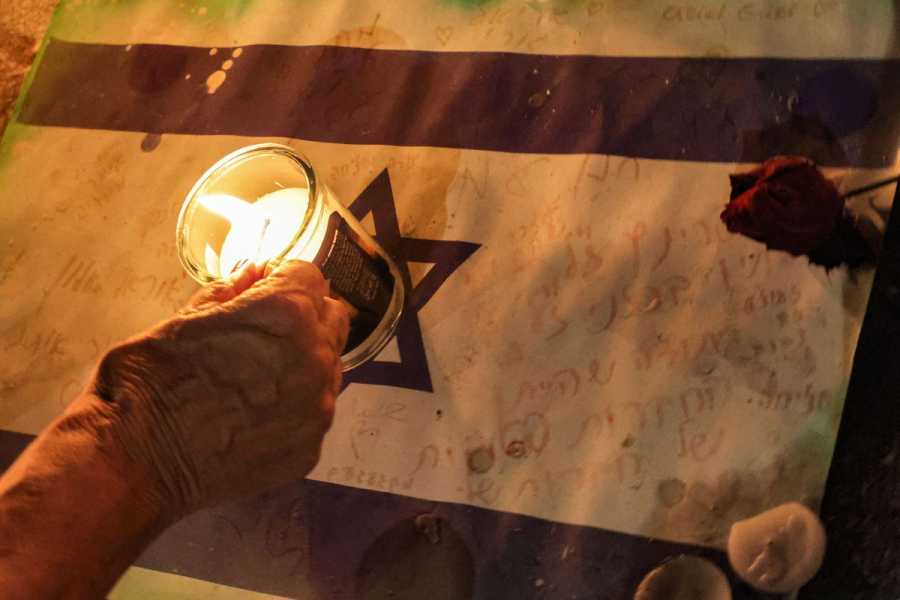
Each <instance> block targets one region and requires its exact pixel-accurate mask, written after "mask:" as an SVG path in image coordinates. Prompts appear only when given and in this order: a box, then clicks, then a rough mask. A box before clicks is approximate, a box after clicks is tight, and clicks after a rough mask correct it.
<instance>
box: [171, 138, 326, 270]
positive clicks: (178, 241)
mask: <svg viewBox="0 0 900 600" xmlns="http://www.w3.org/2000/svg"><path fill="white" fill-rule="evenodd" d="M263 154H276V155H280V156H284V157H286V158H289V159H291V160H292V161H293V162H294V163H296V164H297V165H298V166H299V167H300V169H301V171H302V172H303V175H304V176H305V177H306V181H307V183H308V184H309V197H310V202H309V206H307V209H306V213H305V214H304V215H303V222H302V223H300V226H299V227H297V231H296V233H295V234H294V237H293V238H292V239H291V241H290V242H289V243H288V244H287V245H286V246H285V248H284V250H282V251H281V252H280V253H279V254H278V255H277V256H275V257H274V258H272V259H270V261H269V262H272V263H275V264H277V263H278V262H280V261H281V259H283V258H284V257H285V255H287V253H288V252H290V251H291V249H292V248H293V247H294V246H295V245H296V244H297V242H298V241H300V237H301V236H302V235H303V231H304V230H305V229H306V227H307V225H309V220H310V219H311V218H312V215H313V213H314V212H315V211H314V210H313V209H314V204H315V203H316V199H317V198H318V183H317V181H316V173H315V171H314V170H313V168H312V164H310V162H309V159H307V158H306V157H305V156H304V155H303V154H301V153H300V152H298V151H297V150H295V149H293V148H291V147H290V146H286V145H284V144H278V143H275V142H263V143H260V144H251V145H249V146H242V147H240V148H238V149H236V150H233V151H231V152H229V153H228V154H226V155H225V156H223V157H222V158H220V159H219V160H217V161H216V162H215V163H213V165H212V166H210V167H209V168H208V169H206V171H204V172H203V174H202V175H201V176H200V177H198V178H197V181H195V182H194V185H193V186H192V187H191V189H190V191H189V192H188V193H187V194H186V195H185V197H184V201H183V202H182V204H181V210H180V211H179V213H178V221H177V223H176V225H175V247H176V249H177V251H178V260H179V261H180V262H181V266H182V267H184V270H185V271H187V272H188V274H189V275H190V276H191V277H192V278H193V279H194V280H195V281H197V282H199V283H201V284H206V283H211V282H213V281H220V280H222V279H224V278H223V277H218V278H216V277H211V276H209V275H208V274H207V276H204V275H203V272H201V270H200V268H199V267H198V266H197V265H195V264H194V263H193V261H191V260H190V259H189V258H188V256H187V255H188V251H187V239H186V238H187V236H186V234H185V226H186V223H185V220H186V217H187V213H188V211H189V210H190V208H191V207H193V206H194V203H195V202H196V201H197V198H198V195H199V193H200V191H201V190H202V189H203V188H204V186H205V185H206V184H207V183H209V181H210V180H211V179H213V178H214V177H215V176H216V175H217V174H219V173H220V172H221V171H223V170H225V169H227V168H228V167H230V166H232V165H233V164H234V163H236V162H237V161H239V160H242V159H245V158H247V157H252V156H254V155H263ZM204 271H205V270H204Z"/></svg>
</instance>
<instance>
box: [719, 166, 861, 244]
mask: <svg viewBox="0 0 900 600" xmlns="http://www.w3.org/2000/svg"><path fill="white" fill-rule="evenodd" d="M843 207H844V201H843V199H842V198H841V196H840V194H838V191H837V188H835V186H834V184H833V183H831V181H829V180H828V179H826V178H825V177H824V176H823V175H822V173H820V172H819V170H818V169H817V168H816V166H815V165H814V164H813V163H812V162H811V161H810V160H807V159H805V158H802V157H793V156H776V157H774V158H770V159H769V160H767V161H766V162H764V163H763V164H762V165H761V166H760V167H758V168H756V169H753V170H752V171H750V172H748V173H738V174H734V175H731V199H730V200H729V201H728V205H727V206H725V210H723V211H722V215H721V218H722V221H723V222H724V223H725V226H726V227H727V228H728V231H731V232H732V233H740V234H742V235H746V236H747V237H749V238H752V239H754V240H757V241H759V242H763V243H764V244H765V245H766V246H767V247H769V248H772V249H775V250H784V251H786V252H790V253H791V254H794V255H798V256H799V255H804V254H809V253H810V252H812V251H814V250H815V249H817V248H819V247H820V246H822V245H823V244H824V243H825V242H826V240H828V239H829V237H831V236H832V234H833V233H834V232H835V229H836V228H837V227H838V226H839V222H840V220H841V217H842V214H843Z"/></svg>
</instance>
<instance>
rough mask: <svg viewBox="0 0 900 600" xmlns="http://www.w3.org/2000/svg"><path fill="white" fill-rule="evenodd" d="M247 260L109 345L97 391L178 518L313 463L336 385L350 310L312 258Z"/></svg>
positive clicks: (302, 471)
mask: <svg viewBox="0 0 900 600" xmlns="http://www.w3.org/2000/svg"><path fill="white" fill-rule="evenodd" d="M263 275H264V273H263V270H262V267H256V266H253V267H249V268H248V269H246V270H245V271H243V272H241V273H240V274H238V275H237V276H236V277H235V278H234V279H232V280H229V281H226V282H220V283H215V284H212V285H210V286H207V287H205V288H204V289H202V290H201V291H200V292H199V293H198V294H197V295H196V296H195V297H194V298H193V299H192V300H191V302H190V303H189V304H188V306H187V307H186V308H185V309H184V310H183V311H181V312H180V313H179V314H178V315H176V316H175V317H173V318H172V319H170V320H168V321H166V322H164V323H162V324H160V325H159V326H157V327H155V328H154V329H152V330H150V331H149V332H147V333H145V334H143V335H141V336H138V337H136V338H133V339H131V340H129V341H128V342H125V343H124V344H122V345H120V346H118V347H116V348H114V349H112V350H111V351H110V352H109V353H107V355H106V356H105V357H104V358H103V360H102V361H101V363H100V365H99V367H98V370H97V373H96V376H95V380H94V382H93V391H94V393H95V394H96V395H97V396H99V397H100V398H101V399H103V400H104V401H105V403H106V405H107V406H108V407H109V410H110V411H111V413H112V418H113V422H114V423H116V428H115V432H116V435H117V436H118V437H119V438H120V439H119V441H120V443H121V445H122V447H123V449H124V451H125V452H126V453H127V454H128V456H129V457H130V458H131V460H132V461H133V462H134V463H135V464H136V467H138V468H145V469H147V473H148V475H149V477H150V478H151V479H152V480H153V481H154V482H155V487H156V488H157V490H158V495H159V499H160V502H161V504H162V505H163V507H164V510H166V511H167V512H168V514H169V515H170V516H171V517H173V518H175V517H178V516H181V515H183V514H186V513H188V512H191V511H193V510H196V509H197V508H200V507H202V506H206V505H210V504H213V503H216V502H220V501H223V500H227V499H229V498H233V497H236V496H239V495H243V494H247V493H251V492H254V491H258V490H262V489H264V488H267V487H272V486H275V485H278V484H281V483H286V482H288V481H291V480H295V479H299V478H301V477H303V476H305V475H306V474H307V473H309V471H310V470H312V468H313V467H314V466H315V464H316V462H317V461H318V458H319V452H320V448H321V444H322V439H323V437H324V435H325V433H326V432H327V431H328V428H329V427H330V425H331V420H332V416H333V414H334V403H335V398H336V397H337V394H338V392H339V389H340V377H341V363H340V353H341V350H342V349H343V347H344V344H345V343H346V339H347V331H348V326H349V323H348V321H349V319H348V316H347V312H346V310H345V309H344V308H343V307H342V306H341V305H340V304H339V303H338V302H337V301H335V300H333V299H331V298H329V297H328V293H329V289H328V283H327V282H326V281H325V280H324V279H323V278H322V275H321V274H320V273H319V271H318V269H317V268H316V267H314V266H312V265H310V264H309V263H301V262H289V263H287V264H285V265H283V266H282V267H280V268H278V269H276V270H275V271H274V272H272V273H271V274H270V275H268V276H267V277H262V276H263Z"/></svg>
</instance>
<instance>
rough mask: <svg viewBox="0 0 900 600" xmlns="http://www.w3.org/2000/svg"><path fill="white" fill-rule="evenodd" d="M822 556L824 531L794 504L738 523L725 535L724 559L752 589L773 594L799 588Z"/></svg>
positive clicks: (814, 572)
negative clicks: (726, 541)
mask: <svg viewBox="0 0 900 600" xmlns="http://www.w3.org/2000/svg"><path fill="white" fill-rule="evenodd" d="M824 556H825V528H824V527H822V523H821V521H819V518H818V517H817V516H816V515H815V513H813V512H812V511H811V510H809V509H808V508H807V507H805V506H803V505H802V504H799V503H797V502H791V503H788V504H782V505H781V506H776V507H775V508H773V509H771V510H767V511H765V512H763V513H760V514H758V515H756V516H755V517H751V518H749V519H745V520H743V521H738V522H737V523H735V524H734V525H732V526H731V532H730V534H729V535H728V559H729V560H730V561H731V566H732V567H734V570H735V572H737V574H738V575H740V576H741V578H742V579H743V580H745V581H746V582H747V583H749V584H750V585H752V586H753V587H755V588H757V589H760V590H763V591H766V592H775V593H786V592H791V591H793V590H796V589H799V588H800V587H801V586H802V585H803V584H805V583H806V582H807V581H809V580H810V579H811V578H812V576H813V575H815V574H816V571H818V570H819V567H820V566H822V559H823V557H824Z"/></svg>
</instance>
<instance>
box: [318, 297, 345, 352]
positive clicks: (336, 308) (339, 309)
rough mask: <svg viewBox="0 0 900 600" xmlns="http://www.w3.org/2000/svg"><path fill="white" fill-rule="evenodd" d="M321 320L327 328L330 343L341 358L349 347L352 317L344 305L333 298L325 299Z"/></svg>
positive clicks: (320, 315) (320, 314)
mask: <svg viewBox="0 0 900 600" xmlns="http://www.w3.org/2000/svg"><path fill="white" fill-rule="evenodd" d="M319 320H320V322H321V323H322V325H324V326H325V330H326V332H327V335H328V341H329V343H330V344H331V347H332V348H333V349H334V351H335V353H336V354H337V355H338V356H340V355H341V354H342V353H343V351H344V346H346V345H347V336H348V335H349V333H350V315H349V314H348V313H347V309H346V308H344V305H343V304H341V303H340V302H338V301H337V300H334V299H333V298H324V299H323V305H322V312H321V313H319Z"/></svg>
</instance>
